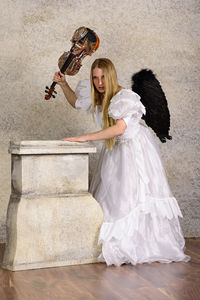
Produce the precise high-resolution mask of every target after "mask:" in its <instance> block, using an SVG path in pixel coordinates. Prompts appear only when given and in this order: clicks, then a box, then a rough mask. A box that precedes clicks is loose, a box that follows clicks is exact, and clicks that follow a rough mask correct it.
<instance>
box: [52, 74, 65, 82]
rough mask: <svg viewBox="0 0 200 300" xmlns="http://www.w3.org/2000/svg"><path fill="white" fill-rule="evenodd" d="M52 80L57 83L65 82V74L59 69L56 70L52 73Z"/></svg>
mask: <svg viewBox="0 0 200 300" xmlns="http://www.w3.org/2000/svg"><path fill="white" fill-rule="evenodd" d="M53 81H55V82H56V83H57V84H59V85H63V83H64V84H65V83H66V79H65V75H64V74H63V73H61V72H60V71H59V72H56V73H55V74H54V77H53Z"/></svg>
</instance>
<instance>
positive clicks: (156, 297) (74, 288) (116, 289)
mask: <svg viewBox="0 0 200 300" xmlns="http://www.w3.org/2000/svg"><path fill="white" fill-rule="evenodd" d="M0 246H1V247H0V249H1V250H0V261H1V260H2V255H3V249H4V245H2V244H0ZM186 247H187V251H186V253H187V254H188V255H190V256H191V258H192V259H191V261H190V262H189V263H183V262H180V263H170V264H160V263H152V264H143V265H137V266H131V265H123V266H121V267H106V265H105V264H101V263H99V264H88V265H77V266H68V267H59V268H48V269H38V270H29V271H18V272H11V271H7V270H2V269H0V300H11V299H12V300H68V299H69V300H98V299H99V300H100V299H101V300H115V299H116V300H117V299H120V300H126V299H131V300H148V299H149V300H165V299H166V300H169V299H172V300H174V299H176V300H186V299H187V300H197V299H198V300H199V299H200V238H198V239H187V240H186Z"/></svg>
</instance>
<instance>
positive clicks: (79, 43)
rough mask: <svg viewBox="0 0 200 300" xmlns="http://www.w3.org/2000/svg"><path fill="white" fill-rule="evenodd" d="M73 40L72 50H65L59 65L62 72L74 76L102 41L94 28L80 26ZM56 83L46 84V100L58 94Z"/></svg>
mask: <svg viewBox="0 0 200 300" xmlns="http://www.w3.org/2000/svg"><path fill="white" fill-rule="evenodd" d="M71 42H72V47H71V49H70V51H67V52H64V53H63V54H62V55H61V57H60V58H59V59H58V67H59V69H60V71H61V73H63V74H65V75H70V76H73V75H75V74H77V73H78V71H79V70H80V68H81V66H82V64H81V62H82V60H83V58H84V57H86V56H87V55H90V56H91V55H92V54H93V53H94V52H95V51H96V50H97V49H98V47H99V43H100V41H99V38H98V36H97V34H96V33H95V32H94V31H93V30H91V29H89V28H87V27H79V28H78V29H77V30H75V32H74V34H73V36H72V39H71ZM56 84H57V82H55V81H53V82H52V84H51V86H50V88H49V87H48V86H46V90H45V93H46V95H45V99H46V100H49V99H50V98H51V97H52V98H55V94H57V92H56V91H55V86H56ZM53 93H54V94H53Z"/></svg>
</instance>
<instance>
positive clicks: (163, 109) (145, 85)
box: [132, 69, 172, 143]
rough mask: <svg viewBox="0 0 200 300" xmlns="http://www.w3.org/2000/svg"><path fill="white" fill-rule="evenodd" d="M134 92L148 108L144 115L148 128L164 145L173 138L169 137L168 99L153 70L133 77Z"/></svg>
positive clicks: (145, 70) (140, 72)
mask: <svg viewBox="0 0 200 300" xmlns="http://www.w3.org/2000/svg"><path fill="white" fill-rule="evenodd" d="M132 90H133V91H134V92H135V93H137V94H138V95H139V96H140V97H141V99H140V101H141V102H142V104H143V105H144V106H145V108H146V114H145V115H143V117H142V118H143V119H144V120H145V122H146V124H147V126H149V127H151V128H152V129H153V130H154V132H155V133H156V135H157V136H158V137H159V139H160V140H161V142H162V143H165V142H166V138H167V139H171V138H172V137H171V136H170V135H169V129H170V113H169V109H168V105H167V99H166V97H165V94H164V92H163V90H162V88H161V85H160V82H159V81H158V80H157V79H156V77H155V75H154V74H153V72H152V71H151V70H147V69H143V70H141V71H139V72H137V73H135V74H133V76H132Z"/></svg>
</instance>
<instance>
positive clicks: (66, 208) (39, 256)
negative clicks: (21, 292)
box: [2, 141, 103, 271]
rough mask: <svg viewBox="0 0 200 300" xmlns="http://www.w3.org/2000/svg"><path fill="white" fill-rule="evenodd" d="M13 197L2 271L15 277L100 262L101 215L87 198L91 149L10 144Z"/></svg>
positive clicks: (36, 143)
mask: <svg viewBox="0 0 200 300" xmlns="http://www.w3.org/2000/svg"><path fill="white" fill-rule="evenodd" d="M9 151H10V153H11V155H12V193H11V196H10V202H9V206H8V213H7V238H8V240H7V244H6V249H5V253H4V258H3V264H2V267H3V268H5V269H9V270H12V271H15V270H26V269H36V268H44V267H55V266H66V265H72V264H84V263H94V262H97V257H98V255H99V254H100V251H101V249H100V246H98V245H97V241H98V234H99V229H100V226H101V224H102V221H103V215H102V211H101V208H100V206H99V204H98V203H97V202H96V200H95V199H94V198H93V197H92V195H91V194H90V193H88V156H89V153H91V152H95V151H96V149H95V147H94V146H92V145H91V144H90V143H71V142H62V141H24V142H20V143H11V144H10V149H9Z"/></svg>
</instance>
